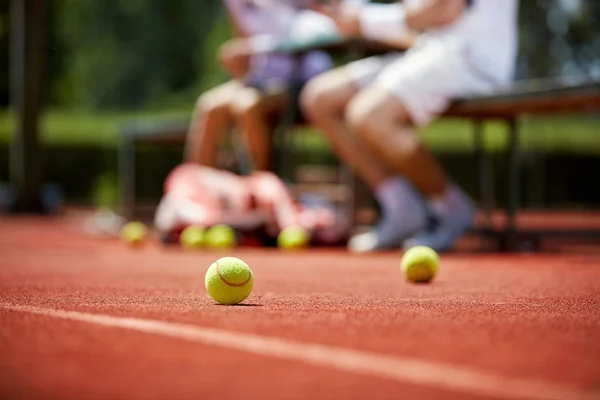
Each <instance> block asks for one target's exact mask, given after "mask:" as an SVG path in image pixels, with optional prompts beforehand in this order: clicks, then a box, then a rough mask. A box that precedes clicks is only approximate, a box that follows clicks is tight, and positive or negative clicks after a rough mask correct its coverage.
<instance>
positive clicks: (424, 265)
mask: <svg viewBox="0 0 600 400" xmlns="http://www.w3.org/2000/svg"><path fill="white" fill-rule="evenodd" d="M439 263H440V259H439V256H438V254H437V253H436V252H435V250H433V249H431V248H429V247H427V246H415V247H411V248H410V249H408V250H407V251H406V253H404V255H403V256H402V262H401V267H402V272H403V273H404V275H405V276H406V279H408V280H409V281H412V282H430V281H431V280H432V279H433V278H435V276H436V275H437V273H438V270H439Z"/></svg>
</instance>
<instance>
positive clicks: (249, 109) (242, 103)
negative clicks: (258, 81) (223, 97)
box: [231, 89, 262, 117]
mask: <svg viewBox="0 0 600 400" xmlns="http://www.w3.org/2000/svg"><path fill="white" fill-rule="evenodd" d="M261 104H262V97H261V94H260V92H259V91H258V90H255V89H244V90H242V91H240V92H239V93H238V94H237V95H236V96H235V99H234V100H233V103H232V105H231V111H232V112H233V114H234V115H235V116H236V117H244V116H246V115H248V114H251V113H256V112H259V111H260V110H261Z"/></svg>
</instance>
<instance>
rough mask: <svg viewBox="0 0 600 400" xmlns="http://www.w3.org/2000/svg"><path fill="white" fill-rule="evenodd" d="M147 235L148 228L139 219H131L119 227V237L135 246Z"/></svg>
mask: <svg viewBox="0 0 600 400" xmlns="http://www.w3.org/2000/svg"><path fill="white" fill-rule="evenodd" d="M147 237H148V228H147V227H146V225H145V224H144V223H142V222H139V221H131V222H128V223H126V224H125V225H124V226H123V228H121V239H123V241H124V242H125V243H127V244H129V245H132V246H137V245H140V244H142V243H143V242H144V241H145V240H146V238H147Z"/></svg>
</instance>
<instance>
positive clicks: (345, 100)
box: [301, 70, 425, 252]
mask: <svg viewBox="0 0 600 400" xmlns="http://www.w3.org/2000/svg"><path fill="white" fill-rule="evenodd" d="M360 96H361V95H360V93H358V89H357V88H356V87H355V86H354V83H353V82H352V80H351V79H350V76H348V74H347V73H346V72H345V71H344V70H336V71H333V72H331V73H328V74H325V75H322V76H321V77H318V78H316V79H314V80H313V81H311V82H310V83H309V84H308V85H307V87H306V89H305V92H304V93H303V96H302V99H301V101H302V105H303V109H304V112H305V114H306V116H307V118H308V119H309V120H310V121H311V122H312V123H313V124H314V125H315V127H317V128H319V129H321V130H322V131H323V133H324V134H325V136H326V137H327V138H328V140H329V142H330V143H331V145H332V147H333V150H334V151H335V152H336V153H337V155H338V156H339V157H340V158H341V159H342V160H343V161H345V162H346V163H347V164H349V165H350V166H352V167H353V168H354V169H355V170H356V171H357V172H358V174H360V175H361V176H362V177H363V179H364V180H365V181H366V183H367V184H368V185H369V186H370V187H371V189H372V190H373V192H374V194H375V197H377V200H378V202H379V204H380V206H381V211H382V215H381V218H380V222H379V224H378V226H377V228H376V229H374V230H373V231H371V232H369V233H367V234H364V235H359V236H356V237H354V238H352V239H351V240H350V242H349V243H348V246H349V247H350V249H351V250H353V251H359V252H364V251H373V250H379V249H389V248H395V247H399V246H400V245H401V244H402V242H403V241H404V239H406V238H407V237H409V236H411V235H413V234H414V233H415V232H417V231H419V230H421V229H422V228H423V226H424V225H425V212H424V209H423V207H422V205H421V202H420V198H419V197H418V195H417V193H415V191H414V189H413V188H412V187H411V186H410V184H409V183H408V182H407V181H406V180H405V179H404V178H402V177H401V176H399V174H398V172H396V171H394V169H393V168H392V164H390V163H388V162H386V160H385V159H384V158H382V157H380V156H379V154H377V152H376V151H374V150H373V149H371V147H370V146H368V145H367V144H366V143H365V142H364V141H363V139H362V138H361V137H360V136H358V135H356V132H354V130H353V129H352V127H351V126H349V125H348V123H347V121H346V114H347V112H348V109H347V105H348V104H352V103H353V101H354V100H352V99H354V98H356V97H360Z"/></svg>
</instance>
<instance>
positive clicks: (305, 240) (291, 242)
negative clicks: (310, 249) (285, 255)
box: [277, 226, 310, 250]
mask: <svg viewBox="0 0 600 400" xmlns="http://www.w3.org/2000/svg"><path fill="white" fill-rule="evenodd" d="M309 242H310V235H309V234H308V231H307V230H306V229H304V228H303V227H301V226H288V227H287V228H285V229H283V230H282V231H281V232H280V233H279V235H278V236H277V246H278V247H279V248H281V249H286V250H294V249H301V248H304V247H306V246H308V244H309Z"/></svg>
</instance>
